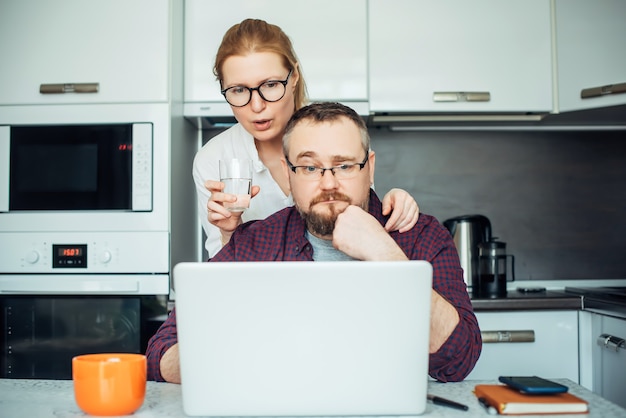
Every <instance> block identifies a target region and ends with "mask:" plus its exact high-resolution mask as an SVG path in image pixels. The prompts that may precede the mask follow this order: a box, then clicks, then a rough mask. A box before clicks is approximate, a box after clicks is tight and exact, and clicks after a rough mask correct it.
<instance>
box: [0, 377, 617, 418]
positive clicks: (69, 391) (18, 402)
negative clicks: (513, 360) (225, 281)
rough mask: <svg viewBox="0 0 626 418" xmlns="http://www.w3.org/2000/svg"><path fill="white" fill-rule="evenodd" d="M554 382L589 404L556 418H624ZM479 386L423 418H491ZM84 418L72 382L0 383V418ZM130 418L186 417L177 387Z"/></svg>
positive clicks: (449, 393) (153, 392)
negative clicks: (458, 406) (481, 402)
mask: <svg viewBox="0 0 626 418" xmlns="http://www.w3.org/2000/svg"><path fill="white" fill-rule="evenodd" d="M555 380H557V381H559V382H561V383H564V384H566V385H567V386H569V388H570V392H571V393H573V394H574V395H577V396H579V397H581V398H583V399H585V400H586V401H588V402H589V404H590V413H589V415H559V416H560V417H566V416H570V417H576V418H580V417H589V418H596V417H597V418H610V417H620V418H624V417H626V410H625V409H622V408H620V407H619V406H618V405H616V404H614V403H612V402H610V401H608V400H606V399H603V398H601V397H600V396H598V395H595V394H593V393H592V392H590V391H589V390H587V389H585V388H583V387H582V386H579V385H577V384H575V383H573V382H572V381H570V380H567V379H555ZM480 383H495V382H494V381H479V380H467V381H465V382H460V383H445V384H442V383H437V382H429V384H428V391H429V393H430V394H433V395H438V396H441V397H444V398H447V399H450V400H454V401H457V402H460V403H464V404H466V405H468V406H469V411H467V412H464V411H459V410H456V409H451V408H446V407H443V406H438V405H433V404H430V403H429V404H428V407H427V410H426V413H425V414H424V415H422V416H428V417H450V418H451V417H468V418H469V417H489V416H491V415H488V414H487V412H486V411H485V410H484V409H483V408H482V407H481V406H480V405H479V404H478V402H477V401H476V397H475V396H474V394H473V393H472V390H473V388H474V386H475V385H477V384H480ZM84 416H86V414H84V413H83V412H82V411H81V410H80V409H79V408H78V406H77V405H76V403H75V401H74V394H73V385H72V381H71V380H27V379H0V417H2V418H5V417H6V418H9V417H11V418H13V417H28V418H45V417H55V418H68V417H84ZM131 417H135V418H157V417H158V418H166V417H185V414H184V413H183V408H182V402H181V387H180V385H176V384H171V383H157V382H148V386H147V390H146V399H145V401H144V403H143V405H142V406H141V408H140V409H139V410H138V411H137V412H135V414H133V415H131ZM534 417H539V415H534ZM548 417H552V418H554V417H555V416H554V415H549V416H548Z"/></svg>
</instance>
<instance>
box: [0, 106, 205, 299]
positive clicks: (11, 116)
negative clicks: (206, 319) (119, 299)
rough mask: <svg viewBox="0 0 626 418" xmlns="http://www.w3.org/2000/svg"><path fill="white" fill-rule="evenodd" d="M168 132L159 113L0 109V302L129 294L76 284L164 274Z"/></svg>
mask: <svg viewBox="0 0 626 418" xmlns="http://www.w3.org/2000/svg"><path fill="white" fill-rule="evenodd" d="M170 129H171V118H170V116H169V108H168V105H167V104H166V103H165V104H160V103H157V104H149V103H148V104H146V103H143V104H111V105H109V104H93V105H36V106H6V107H2V106H0V248H2V249H3V251H2V252H0V265H2V266H3V267H2V269H1V270H2V271H0V279H1V280H0V292H2V291H3V289H11V292H13V293H16V292H17V293H19V292H22V291H31V290H32V289H31V288H33V289H34V288H36V289H47V290H48V291H54V292H61V291H71V292H74V291H76V292H79V291H80V292H82V291H83V290H85V286H87V287H89V286H91V287H89V289H92V288H93V289H97V290H98V289H109V290H111V291H114V292H123V293H127V292H130V293H132V292H134V291H135V290H134V289H135V288H136V289H138V290H136V291H142V289H143V288H144V284H143V281H136V280H126V279H124V280H123V281H119V280H118V281H119V282H120V283H123V286H118V284H117V283H118V281H115V280H117V279H115V277H116V276H111V277H112V278H111V280H110V283H109V282H106V283H104V284H103V281H102V280H100V281H98V282H94V281H93V280H92V281H85V280H83V279H81V280H77V279H76V277H78V276H81V275H88V274H93V273H95V274H103V275H117V274H122V275H124V274H134V275H141V274H147V275H150V274H152V275H154V274H155V273H156V274H158V275H159V277H161V276H163V275H165V274H166V273H168V272H169V259H170V213H171V205H170V198H169V196H170V181H169V178H170V173H171V170H170ZM190 184H191V181H190ZM190 187H191V186H190ZM190 207H193V203H192V202H190ZM16 274H17V275H21V276H16V277H19V278H21V279H20V280H19V283H17V284H16V282H15V277H13V276H10V275H16ZM25 274H37V275H42V274H43V275H47V274H55V275H58V277H57V278H56V279H54V280H47V281H46V277H45V276H41V277H39V276H33V277H29V278H28V280H26V277H25V276H24V275H25ZM7 275H8V276H7ZM9 276H10V277H9ZM66 276H67V277H66ZM98 277H100V276H98ZM142 277H143V276H142ZM166 277H167V276H166ZM100 278H102V279H104V278H107V280H108V278H109V276H106V277H104V276H102V277H100ZM9 279H10V282H6V280H9ZM142 280H143V279H142ZM161 281H162V280H159V286H158V287H159V289H163V288H165V289H166V288H167V278H166V279H165V281H164V283H161ZM48 282H50V283H56V284H57V285H56V286H44V285H45V284H46V283H48ZM136 282H137V283H139V284H136ZM20 283H22V284H23V285H19V284H20ZM85 283H87V284H85ZM27 285H28V286H30V287H28V286H27ZM148 285H150V286H152V281H151V280H148ZM81 286H82V287H81ZM129 287H132V289H129Z"/></svg>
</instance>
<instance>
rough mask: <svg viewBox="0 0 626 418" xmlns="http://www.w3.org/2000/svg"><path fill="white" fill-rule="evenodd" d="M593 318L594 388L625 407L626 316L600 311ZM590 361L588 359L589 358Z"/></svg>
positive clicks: (591, 343) (590, 342)
mask: <svg viewBox="0 0 626 418" xmlns="http://www.w3.org/2000/svg"><path fill="white" fill-rule="evenodd" d="M585 314H587V315H589V316H590V317H591V338H589V339H588V340H587V341H586V342H587V344H589V345H590V348H591V350H590V351H591V363H592V378H593V387H592V390H593V391H594V392H595V393H597V394H599V395H601V396H602V397H603V398H606V399H608V400H610V401H612V402H615V403H616V404H618V405H620V406H622V407H624V408H626V319H622V318H617V317H614V316H609V315H602V314H597V313H587V312H586V313H585ZM587 361H589V359H587Z"/></svg>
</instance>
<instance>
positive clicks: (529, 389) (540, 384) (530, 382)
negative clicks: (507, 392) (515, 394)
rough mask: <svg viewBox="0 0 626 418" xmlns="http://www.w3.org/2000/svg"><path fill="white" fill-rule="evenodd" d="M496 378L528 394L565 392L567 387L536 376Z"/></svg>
mask: <svg viewBox="0 0 626 418" xmlns="http://www.w3.org/2000/svg"><path fill="white" fill-rule="evenodd" d="M498 380H499V381H500V382H502V383H504V384H505V385H507V386H510V387H512V388H514V389H517V390H519V391H520V392H523V393H526V394H530V395H548V394H552V393H564V392H567V390H568V387H567V386H565V385H562V384H560V383H557V382H553V381H552V380H548V379H544V378H542V377H538V376H500V377H499V378H498Z"/></svg>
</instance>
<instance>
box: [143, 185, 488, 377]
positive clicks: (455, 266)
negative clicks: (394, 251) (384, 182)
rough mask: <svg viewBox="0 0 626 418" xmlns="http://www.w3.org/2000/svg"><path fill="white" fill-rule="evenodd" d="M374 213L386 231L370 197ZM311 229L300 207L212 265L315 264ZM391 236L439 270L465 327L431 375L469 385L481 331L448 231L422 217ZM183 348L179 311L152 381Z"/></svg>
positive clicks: (160, 334)
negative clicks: (171, 351) (168, 356)
mask: <svg viewBox="0 0 626 418" xmlns="http://www.w3.org/2000/svg"><path fill="white" fill-rule="evenodd" d="M369 213H370V214H371V215H372V216H374V217H375V218H376V219H378V221H379V222H380V223H381V225H384V224H385V222H386V221H387V217H385V216H383V215H382V204H381V202H380V200H379V199H378V197H377V196H376V194H375V193H374V191H371V192H370V205H369ZM305 232H306V225H305V223H304V221H303V220H302V218H301V217H300V214H299V213H298V211H297V210H296V209H295V208H294V207H289V208H285V209H283V210H281V211H279V212H276V213H275V214H273V215H271V216H269V217H268V218H267V219H265V220H261V221H250V222H247V223H245V224H244V225H241V226H240V227H239V228H238V229H237V230H236V231H235V233H234V234H233V236H232V237H231V239H230V242H229V243H228V244H227V245H226V246H225V247H224V248H222V250H221V251H220V252H219V253H217V254H216V255H215V257H214V258H213V259H211V260H210V261H313V249H312V247H311V244H310V243H309V241H308V240H307V239H306V236H305ZM391 236H392V237H393V239H394V240H395V241H396V243H397V244H398V245H399V246H400V247H401V248H402V250H403V251H404V253H405V254H406V255H407V257H408V258H409V259H411V260H426V261H428V262H430V263H431V264H432V266H433V289H434V290H435V291H436V292H437V293H439V294H440V295H441V296H443V297H444V298H445V299H446V300H447V301H448V302H450V303H451V304H452V305H453V306H454V307H455V308H456V309H457V311H458V313H459V319H460V320H459V324H458V325H457V326H456V328H455V330H454V331H453V332H452V334H451V335H450V337H449V338H448V340H447V341H446V342H445V343H444V344H443V346H441V348H440V349H439V350H438V351H437V352H436V353H433V354H431V355H430V361H429V375H430V376H431V377H433V378H434V379H437V380H439V381H442V382H449V381H460V380H463V379H464V378H465V377H466V376H467V375H468V374H469V373H470V372H471V371H472V369H473V368H474V365H475V364H476V361H478V357H479V356H480V352H481V349H482V340H481V337H480V329H479V328H478V322H477V320H476V316H475V315H474V312H473V309H472V305H471V302H470V298H469V295H468V293H467V289H466V286H465V282H464V281H463V270H462V268H461V265H460V262H459V256H458V253H457V250H456V247H455V246H454V242H453V240H452V237H451V235H450V233H449V232H448V230H447V229H446V228H445V227H444V226H443V225H441V224H440V223H439V221H437V219H435V218H434V217H432V216H430V215H426V214H423V213H422V214H420V216H419V219H418V222H417V224H416V225H415V226H414V227H413V228H412V229H411V230H410V231H407V232H404V233H402V234H400V233H399V232H398V231H394V232H391ZM176 342H177V336H176V310H175V309H174V310H173V311H172V312H171V314H170V315H169V317H168V318H167V320H166V321H165V322H164V323H163V325H162V326H161V327H160V328H159V330H158V331H157V333H156V334H155V335H154V336H153V337H152V338H151V339H150V342H149V343H148V349H147V351H146V355H147V357H148V378H149V379H150V380H157V381H162V380H163V378H162V376H161V373H160V367H159V363H160V361H161V357H162V356H163V354H164V353H165V352H166V351H167V349H168V348H170V347H171V346H172V345H174V344H175V343H176Z"/></svg>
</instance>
